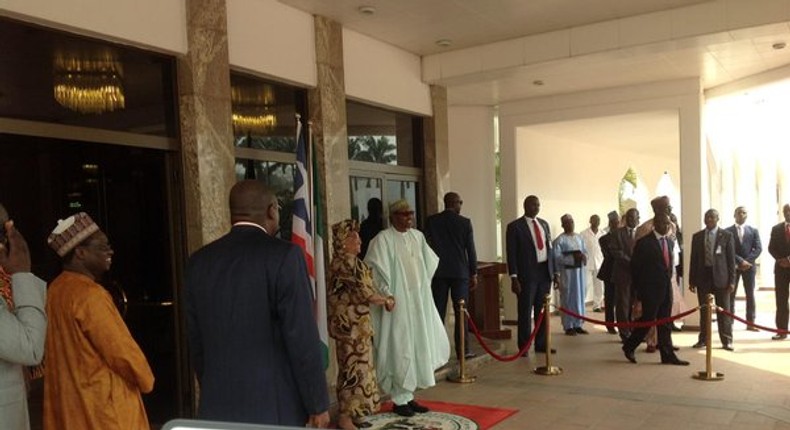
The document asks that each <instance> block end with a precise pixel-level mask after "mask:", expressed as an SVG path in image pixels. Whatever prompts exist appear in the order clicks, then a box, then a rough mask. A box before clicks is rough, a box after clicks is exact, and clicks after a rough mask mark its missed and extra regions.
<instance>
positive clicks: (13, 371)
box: [0, 205, 47, 430]
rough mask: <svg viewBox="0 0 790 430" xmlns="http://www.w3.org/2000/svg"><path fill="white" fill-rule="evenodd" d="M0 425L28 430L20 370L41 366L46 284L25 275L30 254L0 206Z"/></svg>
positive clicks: (24, 388) (18, 429)
mask: <svg viewBox="0 0 790 430" xmlns="http://www.w3.org/2000/svg"><path fill="white" fill-rule="evenodd" d="M0 229H2V234H0V237H2V239H0V293H2V294H0V296H1V297H0V423H2V424H0V426H2V428H4V429H5V428H8V429H17V430H27V429H29V428H30V423H29V421H28V410H27V389H26V387H25V377H24V366H34V365H37V364H39V363H41V359H42V358H43V357H44V338H45V334H46V331H47V317H46V315H45V312H44V309H45V301H46V294H47V292H46V283H45V282H44V281H42V280H41V279H39V278H37V277H35V276H34V275H33V274H32V273H30V252H29V251H28V248H27V243H26V242H25V239H24V238H23V237H22V235H21V234H20V233H19V232H18V231H16V228H14V223H13V221H9V220H8V213H7V212H6V210H5V208H3V206H2V205H0Z"/></svg>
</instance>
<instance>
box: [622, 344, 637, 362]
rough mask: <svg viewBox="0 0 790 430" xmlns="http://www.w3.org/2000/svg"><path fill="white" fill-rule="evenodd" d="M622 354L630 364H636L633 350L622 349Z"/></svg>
mask: <svg viewBox="0 0 790 430" xmlns="http://www.w3.org/2000/svg"><path fill="white" fill-rule="evenodd" d="M623 354H625V358H627V359H628V361H630V362H631V363H634V364H636V356H635V355H634V351H633V350H628V349H625V348H623Z"/></svg>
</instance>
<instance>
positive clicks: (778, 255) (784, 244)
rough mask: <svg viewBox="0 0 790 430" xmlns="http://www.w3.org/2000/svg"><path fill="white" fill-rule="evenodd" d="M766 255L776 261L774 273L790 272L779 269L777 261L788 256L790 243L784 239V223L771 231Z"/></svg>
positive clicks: (789, 254)
mask: <svg viewBox="0 0 790 430" xmlns="http://www.w3.org/2000/svg"><path fill="white" fill-rule="evenodd" d="M768 253H769V254H771V257H773V258H774V259H775V260H776V263H774V273H776V272H777V271H780V270H790V269H785V268H782V267H779V260H780V259H782V258H787V257H788V256H790V241H788V240H787V238H786V237H785V223H784V222H780V223H779V224H777V225H775V226H774V227H773V228H772V229H771V240H770V241H769V242H768Z"/></svg>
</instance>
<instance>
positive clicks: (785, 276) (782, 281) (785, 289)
mask: <svg viewBox="0 0 790 430" xmlns="http://www.w3.org/2000/svg"><path fill="white" fill-rule="evenodd" d="M774 287H775V288H776V328H778V329H780V330H787V319H788V315H790V312H789V311H788V304H787V300H788V298H790V297H788V296H789V295H790V294H788V293H790V269H785V268H782V267H777V268H775V269H774Z"/></svg>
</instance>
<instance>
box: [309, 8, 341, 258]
mask: <svg viewBox="0 0 790 430" xmlns="http://www.w3.org/2000/svg"><path fill="white" fill-rule="evenodd" d="M315 54H316V71H317V75H318V76H317V77H318V82H317V86H316V88H315V89H312V90H310V91H309V92H308V103H309V105H310V120H311V122H312V131H313V142H314V143H315V153H316V156H317V157H318V171H319V177H320V178H321V181H322V182H323V188H322V194H323V199H322V201H321V207H322V209H323V213H325V214H326V217H325V218H324V222H325V223H326V225H325V230H324V231H329V228H328V226H329V225H332V224H333V223H336V222H338V221H341V220H344V219H346V218H350V217H351V196H350V192H349V182H348V181H349V173H348V130H347V128H346V93H345V80H344V71H343V27H342V26H341V25H340V24H339V23H337V22H335V21H332V20H331V19H329V18H325V17H322V16H316V17H315ZM327 244H328V241H327Z"/></svg>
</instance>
